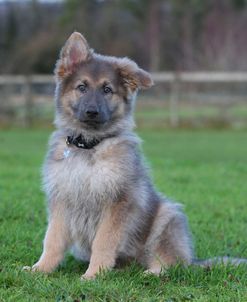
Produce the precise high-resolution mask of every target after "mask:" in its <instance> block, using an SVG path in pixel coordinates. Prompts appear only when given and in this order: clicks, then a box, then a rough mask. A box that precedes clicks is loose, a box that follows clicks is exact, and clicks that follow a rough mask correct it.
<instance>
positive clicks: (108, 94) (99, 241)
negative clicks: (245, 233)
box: [31, 32, 246, 279]
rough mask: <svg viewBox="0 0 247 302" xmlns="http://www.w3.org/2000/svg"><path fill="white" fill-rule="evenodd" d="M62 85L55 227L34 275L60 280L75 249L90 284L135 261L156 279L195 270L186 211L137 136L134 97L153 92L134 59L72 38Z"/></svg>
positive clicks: (54, 162)
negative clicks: (156, 179)
mask: <svg viewBox="0 0 247 302" xmlns="http://www.w3.org/2000/svg"><path fill="white" fill-rule="evenodd" d="M55 75H56V84H57V85H56V118H55V125H56V127H57V130H56V131H55V132H54V133H53V135H52V137H51V139H50V147H49V151H48V154H47V157H46V160H45V164H44V169H43V180H44V181H43V183H44V190H45V192H46V195H47V199H48V213H49V224H48V228H47V232H46V235H45V239H44V249H43V253H42V255H41V257H40V259H39V261H38V262H37V263H36V264H34V266H33V267H32V268H31V269H32V270H35V271H41V272H47V273H49V272H51V271H53V270H54V269H55V268H56V267H57V266H58V264H59V263H60V262H61V260H62V259H63V257H64V254H65V252H66V251H67V250H68V249H71V250H72V252H73V253H74V255H75V256H76V257H77V258H79V259H82V260H84V261H89V266H88V269H87V271H86V272H85V274H84V275H83V278H86V279H90V278H94V277H95V276H96V274H97V273H99V271H100V270H101V269H111V268H113V267H114V266H115V265H116V264H117V263H118V261H129V260H131V259H135V260H136V261H137V262H139V263H141V264H142V265H143V266H144V267H145V268H146V269H147V271H148V272H150V273H155V274H159V273H160V272H161V269H162V268H167V267H169V266H171V265H174V264H176V263H178V262H180V263H184V264H186V265H188V264H192V263H195V261H194V260H193V250H192V244H191V238H190V232H189V230H188V226H187V220H186V217H185V215H184V214H183V212H182V210H181V206H180V205H179V204H175V203H172V202H171V201H169V200H168V199H167V198H165V197H164V196H162V195H161V194H160V193H158V192H157V191H156V190H155V189H154V187H153V184H152V182H151V180H150V177H149V175H148V173H147V169H146V167H145V164H144V161H143V158H142V156H141V154H140V148H139V145H140V140H139V138H138V137H137V135H136V134H135V133H133V130H132V129H133V126H134V121H133V109H134V105H135V98H136V94H137V91H138V90H139V89H145V88H149V87H151V86H152V84H153V82H152V79H151V77H150V74H148V73H147V72H146V71H144V70H142V69H141V68H139V67H138V66H137V64H136V63H135V62H133V61H131V60H130V59H128V58H116V57H110V56H103V55H99V54H96V53H94V52H93V50H92V49H90V48H89V46H88V43H87V41H86V40H85V39H84V37H83V36H82V35H81V34H80V33H77V32H74V33H73V34H72V35H71V36H70V38H69V39H68V41H67V42H66V44H65V46H64V47H63V48H62V50H61V54H60V58H59V60H58V62H57V64H56V69H55ZM221 260H222V261H223V262H226V261H228V259H227V258H222V259H221ZM234 261H235V262H236V263H237V264H238V263H241V262H246V261H245V260H241V259H238V260H234ZM213 262H214V260H208V261H204V262H203V261H202V262H199V261H197V264H199V265H200V264H201V265H208V264H211V263H213Z"/></svg>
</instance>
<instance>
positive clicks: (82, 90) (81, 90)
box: [77, 84, 87, 93]
mask: <svg viewBox="0 0 247 302" xmlns="http://www.w3.org/2000/svg"><path fill="white" fill-rule="evenodd" d="M77 89H79V90H80V92H83V93H84V92H86V89H87V85H86V84H80V85H78V86H77Z"/></svg>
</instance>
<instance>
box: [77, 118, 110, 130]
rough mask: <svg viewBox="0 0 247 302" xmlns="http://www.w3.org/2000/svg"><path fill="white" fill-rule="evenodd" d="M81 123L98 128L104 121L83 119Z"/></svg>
mask: <svg viewBox="0 0 247 302" xmlns="http://www.w3.org/2000/svg"><path fill="white" fill-rule="evenodd" d="M81 124H82V125H84V126H86V127H87V128H93V129H99V128H101V127H102V126H104V125H105V124H106V121H95V120H84V121H82V122H81Z"/></svg>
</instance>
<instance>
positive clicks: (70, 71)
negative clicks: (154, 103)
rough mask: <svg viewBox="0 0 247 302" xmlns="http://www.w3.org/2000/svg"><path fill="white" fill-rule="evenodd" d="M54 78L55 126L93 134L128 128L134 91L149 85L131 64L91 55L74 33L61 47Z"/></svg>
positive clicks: (130, 121) (128, 61)
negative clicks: (55, 90) (55, 87)
mask: <svg viewBox="0 0 247 302" xmlns="http://www.w3.org/2000/svg"><path fill="white" fill-rule="evenodd" d="M55 75H56V81H57V92H56V98H57V118H56V123H57V125H58V126H60V127H66V128H72V129H75V130H76V131H78V132H80V131H84V132H85V131H86V132H91V133H94V134H96V133H100V132H104V133H106V132H108V133H109V132H114V131H117V130H119V129H121V128H125V127H128V126H130V125H131V126H132V107H133V102H134V99H135V95H136V92H137V91H138V89H142V88H149V87H150V86H152V79H151V77H150V75H149V74H148V73H147V72H146V71H144V70H142V69H141V68H139V67H138V66H137V64H136V63H135V62H133V61H131V60H130V59H128V58H116V57H110V56H102V55H99V54H95V53H94V52H93V50H92V49H90V48H89V46H88V43H87V41H86V40H85V38H84V37H83V36H82V35H81V34H80V33H77V32H74V33H73V34H72V35H71V36H70V37H69V39H68V40H67V42H66V44H65V45H64V47H63V48H62V50H61V54H60V58H59V60H58V62H57V64H56V69H55Z"/></svg>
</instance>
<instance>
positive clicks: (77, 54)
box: [55, 32, 92, 78]
mask: <svg viewBox="0 0 247 302" xmlns="http://www.w3.org/2000/svg"><path fill="white" fill-rule="evenodd" d="M91 54H92V50H90V48H89V46H88V43H87V41H86V39H85V38H84V37H83V36H82V35H81V34H80V33H78V32H74V33H73V34H72V35H71V36H70V37H69V39H68V40H67V41H66V43H65V45H64V47H63V48H62V50H61V53H60V58H59V60H58V61H57V64H56V68H55V74H56V76H58V77H59V78H63V77H65V76H67V75H69V74H71V73H72V72H73V71H74V69H75V68H76V67H77V65H78V64H80V63H82V62H86V61H87V60H89V58H90V57H91Z"/></svg>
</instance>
